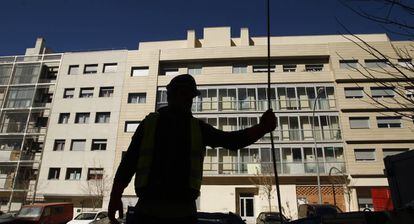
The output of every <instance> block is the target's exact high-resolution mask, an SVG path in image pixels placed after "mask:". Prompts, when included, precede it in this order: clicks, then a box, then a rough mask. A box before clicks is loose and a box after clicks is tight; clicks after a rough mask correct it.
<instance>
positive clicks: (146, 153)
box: [108, 74, 276, 224]
mask: <svg viewBox="0 0 414 224" xmlns="http://www.w3.org/2000/svg"><path fill="white" fill-rule="evenodd" d="M198 95H200V91H198V90H197V87H196V83H195V80H194V79H193V77H192V76H190V75H188V74H185V75H179V76H176V77H174V78H173V79H172V80H171V82H170V83H169V84H168V85H167V101H168V106H166V107H163V108H160V109H159V110H158V111H157V112H156V113H151V114H149V115H148V116H147V117H146V118H145V119H144V120H143V121H142V122H141V124H140V125H139V127H138V128H137V130H136V131H135V134H134V136H133V137H132V141H131V144H130V145H129V148H128V150H127V152H126V154H125V156H124V157H123V158H122V161H121V164H120V165H119V167H118V170H117V172H116V175H115V179H114V184H113V187H112V192H111V198H110V201H109V207H108V211H109V218H110V219H111V221H112V223H117V221H116V220H115V213H116V211H119V214H120V216H123V206H122V201H121V197H122V193H123V191H124V189H125V188H126V187H127V185H128V183H129V182H130V181H131V178H132V176H133V175H134V174H135V192H136V194H137V196H138V198H139V199H138V203H137V205H136V207H135V215H134V220H135V223H143V224H147V223H163V224H165V223H181V224H187V223H189V224H190V223H191V224H193V223H194V224H195V223H196V221H197V220H196V211H197V208H196V203H195V201H196V199H197V197H198V196H199V194H200V186H201V179H202V170H203V158H204V153H205V147H206V146H210V147H213V148H214V147H223V148H226V149H230V150H237V149H240V148H244V147H246V146H248V145H250V144H252V143H254V142H256V141H257V140H258V139H260V138H261V137H263V135H265V134H266V133H268V132H270V131H272V130H274V129H275V127H276V118H275V115H274V113H273V112H272V110H268V111H266V112H265V113H264V114H263V115H262V117H261V119H260V123H259V124H258V125H255V126H253V127H251V128H247V129H244V130H240V131H233V132H224V131H221V130H218V129H216V128H214V127H212V126H211V125H209V124H207V123H205V122H203V121H201V120H198V119H196V118H194V117H193V116H192V113H191V106H192V103H193V98H194V97H196V96H198Z"/></svg>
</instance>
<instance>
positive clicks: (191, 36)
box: [187, 30, 196, 48]
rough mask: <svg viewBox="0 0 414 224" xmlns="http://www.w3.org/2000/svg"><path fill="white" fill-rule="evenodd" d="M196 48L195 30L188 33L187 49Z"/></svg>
mask: <svg viewBox="0 0 414 224" xmlns="http://www.w3.org/2000/svg"><path fill="white" fill-rule="evenodd" d="M195 47H196V34H195V30H188V31H187V48H195Z"/></svg>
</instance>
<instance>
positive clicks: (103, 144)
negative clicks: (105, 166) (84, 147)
mask: <svg viewBox="0 0 414 224" xmlns="http://www.w3.org/2000/svg"><path fill="white" fill-rule="evenodd" d="M107 148H108V140H107V139H92V143H91V151H106V149H107Z"/></svg>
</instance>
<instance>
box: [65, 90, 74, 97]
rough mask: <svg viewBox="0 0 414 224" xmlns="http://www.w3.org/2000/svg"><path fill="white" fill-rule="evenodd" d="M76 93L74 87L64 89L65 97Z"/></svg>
mask: <svg viewBox="0 0 414 224" xmlns="http://www.w3.org/2000/svg"><path fill="white" fill-rule="evenodd" d="M74 94H75V89H74V88H66V89H65V90H64V91H63V98H73V96H74Z"/></svg>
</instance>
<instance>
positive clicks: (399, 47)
mask: <svg viewBox="0 0 414 224" xmlns="http://www.w3.org/2000/svg"><path fill="white" fill-rule="evenodd" d="M340 2H341V3H342V4H343V5H344V6H345V7H346V8H348V9H350V10H351V11H353V12H354V13H356V14H357V15H359V16H361V17H363V18H366V19H368V20H369V21H372V22H375V23H378V24H379V25H381V26H382V27H383V28H384V29H385V30H386V31H388V32H391V33H394V34H397V35H402V36H405V37H406V38H408V39H409V40H408V41H407V43H405V44H399V43H392V42H391V43H390V47H391V49H392V51H391V52H384V51H382V50H381V49H379V48H378V47H377V46H375V45H374V44H372V43H369V42H367V41H365V40H364V39H363V38H361V37H360V36H358V35H355V34H353V32H352V31H351V30H350V29H348V28H347V27H346V26H345V25H344V24H343V23H341V22H340V21H339V20H338V23H339V24H340V25H341V26H342V28H343V29H344V30H345V31H346V34H347V35H343V37H344V38H346V39H347V40H349V41H351V42H352V43H354V44H355V45H356V46H358V47H359V48H360V49H362V50H363V51H364V52H366V53H368V54H369V55H371V56H372V58H373V59H374V62H375V63H377V66H372V67H371V66H367V65H366V64H362V63H361V62H359V61H358V63H357V66H354V65H351V64H349V66H348V67H349V68H350V69H351V70H354V71H357V72H358V73H359V74H361V75H362V78H354V77H351V79H352V80H353V81H354V82H355V83H356V84H357V85H359V84H360V83H364V82H370V83H374V84H375V85H376V86H378V87H386V88H389V89H392V90H393V92H394V94H395V96H396V97H389V98H387V99H380V98H376V97H373V96H372V95H371V94H369V93H368V92H367V91H366V90H365V89H364V93H365V95H366V96H368V98H369V101H367V102H368V103H370V104H372V105H375V107H376V108H379V109H383V110H384V111H386V112H392V113H394V114H396V115H398V116H401V117H402V118H404V119H408V120H410V121H413V120H414V65H413V60H412V58H413V57H414V53H413V52H414V44H413V42H412V40H413V39H414V25H413V24H414V17H413V16H414V1H403V0H369V1H368V0H366V1H361V0H359V1H353V0H340ZM367 4H369V7H368V5H367ZM339 57H340V58H342V57H341V55H339ZM342 59H344V58H342ZM375 63H374V65H375Z"/></svg>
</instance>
